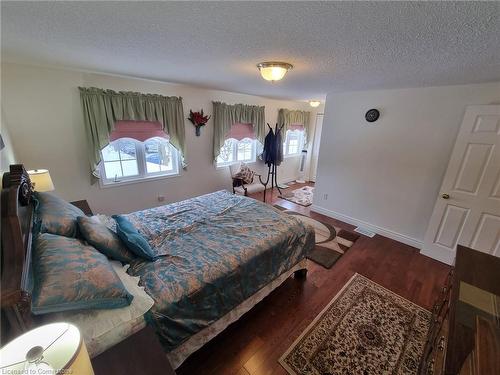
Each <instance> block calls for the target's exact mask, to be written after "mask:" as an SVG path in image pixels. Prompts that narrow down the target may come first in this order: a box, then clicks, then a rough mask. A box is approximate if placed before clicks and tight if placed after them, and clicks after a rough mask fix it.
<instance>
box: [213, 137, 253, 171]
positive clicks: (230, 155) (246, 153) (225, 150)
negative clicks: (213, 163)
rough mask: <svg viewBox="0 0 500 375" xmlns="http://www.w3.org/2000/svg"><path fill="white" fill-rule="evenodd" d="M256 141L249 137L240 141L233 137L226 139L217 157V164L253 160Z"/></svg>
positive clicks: (224, 164)
mask: <svg viewBox="0 0 500 375" xmlns="http://www.w3.org/2000/svg"><path fill="white" fill-rule="evenodd" d="M256 142H257V141H256V140H255V139H250V138H243V139H242V140H241V141H238V140H236V139H234V138H229V139H226V141H225V142H224V145H223V146H222V147H221V149H220V154H219V156H218V157H217V166H218V167H223V166H227V165H231V164H233V163H236V162H240V161H244V162H246V163H252V162H254V161H255V154H256Z"/></svg>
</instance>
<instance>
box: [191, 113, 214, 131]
mask: <svg viewBox="0 0 500 375" xmlns="http://www.w3.org/2000/svg"><path fill="white" fill-rule="evenodd" d="M210 117H211V116H205V115H204V114H203V109H202V110H201V111H200V112H193V111H192V110H189V117H188V120H189V121H191V123H192V124H193V125H194V126H195V127H196V136H197V137H199V136H200V128H201V127H202V126H205V125H206V124H207V121H208V120H210Z"/></svg>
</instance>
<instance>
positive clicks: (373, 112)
mask: <svg viewBox="0 0 500 375" xmlns="http://www.w3.org/2000/svg"><path fill="white" fill-rule="evenodd" d="M379 117H380V112H379V111H378V109H375V108H372V109H370V110H368V112H366V114H365V119H366V121H368V122H375V121H377V120H378V118H379Z"/></svg>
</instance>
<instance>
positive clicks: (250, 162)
mask: <svg viewBox="0 0 500 375" xmlns="http://www.w3.org/2000/svg"><path fill="white" fill-rule="evenodd" d="M256 162H257V160H246V161H235V162H232V163H227V164H217V163H215V169H224V168H227V167H230V166H231V165H235V164H238V163H245V164H247V165H248V164H253V163H256Z"/></svg>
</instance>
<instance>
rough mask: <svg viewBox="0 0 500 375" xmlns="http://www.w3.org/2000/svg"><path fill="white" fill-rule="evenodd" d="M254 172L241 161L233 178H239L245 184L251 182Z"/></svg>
mask: <svg viewBox="0 0 500 375" xmlns="http://www.w3.org/2000/svg"><path fill="white" fill-rule="evenodd" d="M254 175H255V172H254V171H252V170H251V169H250V168H248V165H246V164H245V163H241V167H240V170H239V171H238V173H236V174H235V175H234V178H240V179H242V180H243V182H244V183H245V184H251V183H252V182H253V177H254Z"/></svg>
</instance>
